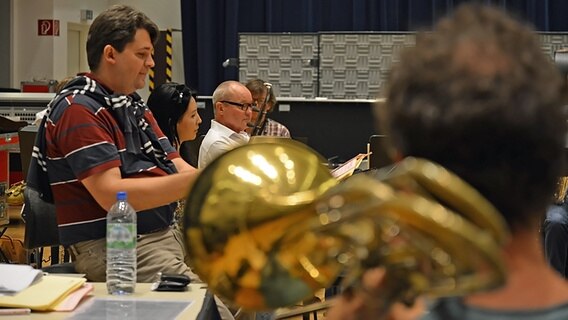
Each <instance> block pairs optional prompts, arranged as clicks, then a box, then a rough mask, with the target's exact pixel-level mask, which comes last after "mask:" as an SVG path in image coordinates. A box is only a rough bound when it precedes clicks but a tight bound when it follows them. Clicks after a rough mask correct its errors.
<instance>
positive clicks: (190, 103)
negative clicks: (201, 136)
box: [148, 82, 201, 164]
mask: <svg viewBox="0 0 568 320" xmlns="http://www.w3.org/2000/svg"><path fill="white" fill-rule="evenodd" d="M196 97H197V95H196V92H195V91H193V90H191V89H190V88H189V87H187V86H186V85H184V84H179V83H175V82H166V83H163V84H161V85H159V86H158V87H157V88H155V89H154V90H153V91H152V93H151V94H150V96H149V97H148V107H149V108H150V110H151V111H152V114H153V115H154V117H155V118H156V121H157V122H158V125H159V126H160V129H161V130H162V132H163V133H164V134H165V136H166V137H167V138H168V140H169V141H170V143H171V144H172V146H173V147H174V148H176V149H177V150H178V151H179V153H180V156H181V157H182V159H184V160H185V161H186V162H187V163H190V164H191V160H190V152H189V150H188V148H187V147H188V144H186V143H184V142H188V141H192V140H195V138H196V137H197V131H198V130H199V125H200V124H201V117H200V116H199V113H198V112H197V100H196Z"/></svg>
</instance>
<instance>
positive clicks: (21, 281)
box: [0, 263, 43, 295]
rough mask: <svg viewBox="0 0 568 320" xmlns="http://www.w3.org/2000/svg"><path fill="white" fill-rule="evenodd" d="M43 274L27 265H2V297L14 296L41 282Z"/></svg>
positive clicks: (0, 284) (0, 266) (0, 283)
mask: <svg viewBox="0 0 568 320" xmlns="http://www.w3.org/2000/svg"><path fill="white" fill-rule="evenodd" d="M42 276H43V273H42V271H41V270H37V269H34V268H32V267H31V266H29V265H27V264H6V263H2V264H0V295H2V294H14V293H17V292H20V291H22V290H24V289H25V288H27V287H29V286H30V285H31V284H32V283H34V282H36V281H39V279H41V277H42Z"/></svg>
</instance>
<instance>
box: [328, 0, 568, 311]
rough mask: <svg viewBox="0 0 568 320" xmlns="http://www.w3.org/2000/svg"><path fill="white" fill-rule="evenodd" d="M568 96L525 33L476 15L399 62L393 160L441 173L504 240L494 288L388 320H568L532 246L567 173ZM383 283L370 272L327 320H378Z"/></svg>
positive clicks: (503, 19)
mask: <svg viewBox="0 0 568 320" xmlns="http://www.w3.org/2000/svg"><path fill="white" fill-rule="evenodd" d="M565 90H566V89H565V85H564V82H563V80H562V78H561V76H560V74H559V72H558V71H557V69H556V68H555V66H554V65H553V64H552V62H551V59H550V58H549V57H547V56H545V54H544V53H543V51H542V49H541V46H540V42H539V40H538V38H537V36H536V34H535V33H534V32H533V30H532V29H531V28H529V27H527V26H524V25H522V24H521V23H519V22H517V21H515V20H513V19H512V18H510V17H509V16H507V15H506V14H505V13H503V12H501V11H499V10H498V9H495V8H491V7H484V6H482V5H480V4H468V5H463V6H460V7H459V8H457V9H456V11H455V12H454V14H453V15H452V16H450V17H448V18H445V19H442V20H441V21H440V22H439V23H438V24H437V25H436V27H435V28H434V30H433V32H431V33H425V34H420V35H419V36H418V37H417V42H416V46H415V47H412V48H408V49H406V50H405V51H404V52H403V53H402V55H401V60H400V63H399V64H397V66H396V67H394V68H393V70H392V73H391V75H390V80H389V85H388V88H387V91H386V109H385V110H384V111H385V113H384V114H381V116H382V117H380V119H378V120H381V121H383V122H381V124H383V125H387V126H388V128H390V129H389V131H390V132H389V137H391V139H392V143H393V144H394V146H395V147H396V149H397V151H398V152H399V153H400V154H401V155H403V156H414V157H421V158H425V159H429V160H431V161H434V162H437V163H439V164H440V165H442V166H444V167H445V168H447V169H448V170H450V171H452V172H454V173H456V174H457V175H458V176H460V177H461V178H463V179H464V180H465V181H466V182H468V183H469V184H470V185H472V186H473V187H474V188H476V189H477V190H478V191H479V192H480V193H481V194H482V195H483V196H484V197H485V198H487V199H488V200H489V201H490V202H492V203H493V204H494V205H495V207H496V208H497V209H498V210H499V211H500V213H501V214H502V216H503V218H504V220H505V221H506V222H507V224H508V226H509V228H510V230H511V239H510V241H509V242H508V243H507V244H505V246H504V247H503V249H502V259H503V261H504V262H505V267H506V269H507V275H508V277H507V280H506V283H505V284H504V285H503V286H502V287H499V288H495V289H492V290H490V291H487V292H480V293H475V294H470V295H466V296H463V297H450V298H443V299H439V300H437V301H434V302H433V303H432V304H431V305H430V307H429V310H428V311H427V313H425V314H423V313H422V312H421V310H419V308H418V310H417V309H406V308H404V307H403V306H402V305H400V304H397V305H394V306H393V307H392V308H391V309H390V311H391V313H390V314H389V316H390V318H389V319H410V318H417V317H422V318H423V319H428V320H438V319H439V320H442V319H444V320H448V319H460V320H473V319H485V320H492V319H500V320H507V319H511V320H512V319H516V320H518V319H524V320H526V319H531V320H532V319H534V320H537V319H549V320H550V319H568V282H566V281H565V279H564V278H562V276H561V275H559V274H558V273H557V272H556V271H555V270H554V269H553V268H551V267H550V266H549V264H548V263H547V261H546V260H545V257H544V254H543V250H542V243H541V237H540V235H539V229H540V228H539V226H540V224H541V221H542V218H543V216H544V214H545V212H546V209H547V207H548V205H549V203H550V201H551V198H552V194H553V191H554V188H555V184H556V181H557V179H558V177H559V176H560V175H561V173H562V167H563V165H564V155H563V154H564V143H565V140H564V139H565V136H566V118H565V116H564V114H563V112H562V106H564V105H566V92H565ZM382 128H386V127H382ZM386 276H387V277H388V274H387V275H386ZM383 279H384V270H381V269H371V270H369V271H367V273H366V274H365V275H364V276H363V278H362V288H361V289H359V290H355V292H354V293H353V294H352V295H347V294H346V295H343V296H342V297H341V298H340V299H339V301H338V303H337V304H336V305H335V307H334V308H333V309H332V310H330V311H329V312H328V315H327V317H326V319H327V320H331V319H359V320H364V319H377V318H378V317H379V316H380V313H381V312H382V311H384V310H381V300H380V298H379V297H380V296H381V284H382V283H383V282H382V281H383ZM383 294H384V293H383ZM383 296H384V295H383Z"/></svg>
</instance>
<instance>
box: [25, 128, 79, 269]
mask: <svg viewBox="0 0 568 320" xmlns="http://www.w3.org/2000/svg"><path fill="white" fill-rule="evenodd" d="M36 134H37V127H36V126H26V127H24V128H22V129H21V130H20V131H19V132H18V136H19V138H20V158H21V160H22V169H23V170H25V171H24V172H25V173H26V176H27V169H28V167H29V163H30V160H31V155H32V148H33V145H34V141H35V136H36ZM22 219H23V220H24V223H25V227H24V248H26V249H27V250H29V251H30V254H29V255H28V262H30V263H31V262H32V257H34V258H35V260H36V261H35V263H36V267H37V268H38V269H42V270H43V271H46V272H51V273H75V267H74V265H73V263H71V262H66V263H61V264H60V263H59V244H60V242H59V230H58V226H57V217H56V214H55V205H53V204H51V203H47V202H45V201H43V200H42V199H41V198H40V196H39V193H38V192H37V191H36V190H34V189H32V188H30V187H26V188H25V189H24V207H23V209H22ZM45 247H51V265H50V266H46V267H42V263H43V261H42V258H43V251H44V250H43V249H44V248H45ZM63 260H64V261H70V258H69V254H68V252H65V254H64V258H63Z"/></svg>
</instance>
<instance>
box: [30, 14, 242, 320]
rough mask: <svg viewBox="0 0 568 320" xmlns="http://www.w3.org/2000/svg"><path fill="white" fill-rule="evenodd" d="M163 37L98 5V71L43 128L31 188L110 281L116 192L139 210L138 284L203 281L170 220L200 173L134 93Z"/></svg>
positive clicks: (93, 35)
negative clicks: (163, 279)
mask: <svg viewBox="0 0 568 320" xmlns="http://www.w3.org/2000/svg"><path fill="white" fill-rule="evenodd" d="M158 35H159V30H158V27H157V25H156V24H155V23H154V22H152V20H150V19H149V18H148V17H147V16H146V15H145V14H144V13H142V12H140V11H138V10H136V9H134V8H132V7H130V6H127V5H114V6H112V7H110V8H109V9H107V10H105V11H103V12H101V13H100V14H99V15H98V16H97V17H96V18H95V20H94V21H93V23H92V24H91V26H90V28H89V34H88V39H87V59H88V63H89V68H90V70H91V72H90V73H88V74H86V75H84V76H79V77H76V78H75V79H73V80H71V81H70V82H69V83H67V85H66V86H65V87H64V88H63V89H62V90H61V91H60V93H59V94H58V95H56V97H55V98H54V99H53V100H52V101H51V102H50V104H49V106H48V108H49V111H48V112H47V114H46V116H45V117H44V118H43V120H42V123H41V126H40V128H39V131H38V139H37V141H36V144H35V146H34V153H33V158H32V161H31V165H30V171H29V172H30V173H29V175H28V185H29V186H31V187H33V188H34V189H35V190H38V192H39V194H40V195H41V197H42V199H43V200H45V201H48V202H53V203H54V204H55V209H56V213H57V222H58V226H59V236H60V241H61V243H62V245H64V246H66V247H69V250H70V252H71V254H72V260H73V261H74V265H75V268H76V271H77V272H78V273H84V274H86V277H87V279H88V280H89V281H95V282H105V280H106V238H105V235H106V215H107V211H108V210H109V208H110V207H111V206H112V205H113V204H114V203H115V201H116V194H117V192H119V191H126V192H127V194H128V202H129V203H130V204H131V205H132V206H133V207H134V209H135V210H136V212H137V231H138V237H137V247H136V253H137V281H138V282H153V281H155V280H156V277H157V274H158V272H162V273H172V274H185V275H187V276H189V277H190V278H193V279H196V275H195V274H193V272H191V270H190V268H189V267H188V265H187V264H186V263H185V262H184V261H185V256H186V251H185V248H184V241H183V237H182V235H181V233H180V232H179V230H177V229H176V228H174V227H173V217H174V210H175V208H176V207H177V201H178V200H179V199H184V198H185V197H186V196H187V194H188V192H189V191H190V189H191V186H192V184H193V182H194V181H195V179H196V177H197V175H198V171H197V170H196V169H195V168H193V167H191V166H190V165H189V164H187V163H186V162H185V161H184V160H183V159H181V158H180V156H179V154H178V152H177V151H176V150H175V149H174V148H173V147H172V145H171V143H170V142H169V141H168V139H166V138H165V136H164V134H163V133H162V131H161V130H160V127H159V126H158V124H157V123H156V120H155V118H154V117H153V115H152V113H151V112H149V111H148V108H147V106H146V104H145V103H144V101H143V100H142V99H141V98H140V96H139V95H138V94H137V93H136V90H138V89H141V88H143V87H144V85H145V80H146V77H147V74H148V72H149V70H150V68H152V67H153V66H154V60H153V59H152V52H153V48H154V43H155V42H156V40H157V38H158ZM218 308H219V311H220V313H221V314H222V316H223V318H224V319H233V316H232V315H231V314H230V313H229V312H228V310H227V309H226V307H225V306H224V305H222V304H221V305H218ZM224 311H226V312H224Z"/></svg>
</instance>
